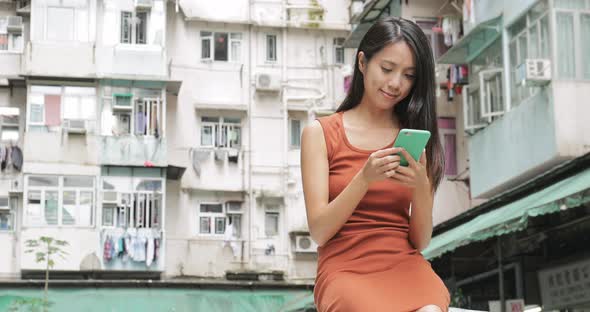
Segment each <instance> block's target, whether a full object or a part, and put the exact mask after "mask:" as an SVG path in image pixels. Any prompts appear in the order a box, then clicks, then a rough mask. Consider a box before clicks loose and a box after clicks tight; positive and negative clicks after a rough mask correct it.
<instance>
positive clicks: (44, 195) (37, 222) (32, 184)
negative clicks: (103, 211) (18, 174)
mask: <svg viewBox="0 0 590 312" xmlns="http://www.w3.org/2000/svg"><path fill="white" fill-rule="evenodd" d="M26 179H27V180H26V181H27V183H26V184H25V185H26V190H25V198H26V204H25V223H26V224H27V225H30V226H47V225H49V226H61V225H65V226H91V225H92V224H93V211H94V208H93V207H94V177H89V176H28V177H26ZM60 194H61V197H60ZM60 216H61V217H60Z"/></svg>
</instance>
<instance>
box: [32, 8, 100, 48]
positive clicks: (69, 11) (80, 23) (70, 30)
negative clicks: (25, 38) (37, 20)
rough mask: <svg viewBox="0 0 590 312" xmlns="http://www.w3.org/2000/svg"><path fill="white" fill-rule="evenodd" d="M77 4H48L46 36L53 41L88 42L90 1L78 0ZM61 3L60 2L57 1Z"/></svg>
mask: <svg viewBox="0 0 590 312" xmlns="http://www.w3.org/2000/svg"><path fill="white" fill-rule="evenodd" d="M77 2H78V3H77V4H76V5H71V6H67V5H50V6H47V10H46V11H45V12H46V19H45V31H44V36H43V37H44V38H45V39H47V40H52V41H81V42H88V41H89V40H90V38H89V31H88V30H89V23H90V19H89V18H88V1H87V0H82V1H77ZM57 3H59V2H57Z"/></svg>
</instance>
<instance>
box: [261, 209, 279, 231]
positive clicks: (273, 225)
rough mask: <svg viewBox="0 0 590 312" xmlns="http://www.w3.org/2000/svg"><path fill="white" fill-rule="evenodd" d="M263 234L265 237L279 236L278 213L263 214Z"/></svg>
mask: <svg viewBox="0 0 590 312" xmlns="http://www.w3.org/2000/svg"><path fill="white" fill-rule="evenodd" d="M264 233H265V234H266V236H267V237H271V236H277V235H278V234H279V212H278V211H266V212H265V213H264Z"/></svg>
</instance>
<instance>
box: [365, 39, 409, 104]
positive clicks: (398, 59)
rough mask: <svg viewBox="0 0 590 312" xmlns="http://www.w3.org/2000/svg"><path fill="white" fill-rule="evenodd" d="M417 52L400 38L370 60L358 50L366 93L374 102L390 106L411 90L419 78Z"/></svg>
mask: <svg viewBox="0 0 590 312" xmlns="http://www.w3.org/2000/svg"><path fill="white" fill-rule="evenodd" d="M415 62H416V61H415V57H414V53H412V50H411V49H410V47H409V46H408V44H407V43H406V42H405V41H403V40H401V41H398V42H395V43H390V44H388V45H386V46H385V47H384V48H383V49H381V50H380V51H379V52H377V53H375V55H373V57H372V58H371V59H370V60H369V62H368V63H367V61H366V57H365V55H364V53H363V52H359V69H360V71H361V72H362V73H363V82H364V85H365V93H364V95H363V97H366V98H367V100H368V101H369V103H371V105H375V106H377V107H379V108H381V109H391V108H392V107H394V106H395V104H397V103H398V102H400V101H401V100H403V99H404V98H405V97H407V96H408V95H409V94H410V92H411V91H412V86H413V85H414V81H415V79H416V77H415V75H416V73H415V72H416V65H415Z"/></svg>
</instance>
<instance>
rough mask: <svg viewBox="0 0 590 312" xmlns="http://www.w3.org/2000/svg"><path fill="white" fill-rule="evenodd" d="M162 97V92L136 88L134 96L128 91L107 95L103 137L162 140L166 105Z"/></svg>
mask: <svg viewBox="0 0 590 312" xmlns="http://www.w3.org/2000/svg"><path fill="white" fill-rule="evenodd" d="M106 89H107V87H105V90H106ZM120 91H124V90H120ZM159 95H160V90H155V89H140V88H137V89H133V93H131V92H129V90H128V89H126V91H125V92H117V93H113V94H112V96H108V95H106V94H105V96H104V97H103V107H102V115H101V119H102V121H101V123H102V133H103V135H116V136H121V135H136V136H153V137H156V138H159V137H162V136H163V135H164V130H163V129H162V115H163V111H162V110H163V106H162V105H163V104H162V100H161V98H160V97H159Z"/></svg>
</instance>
